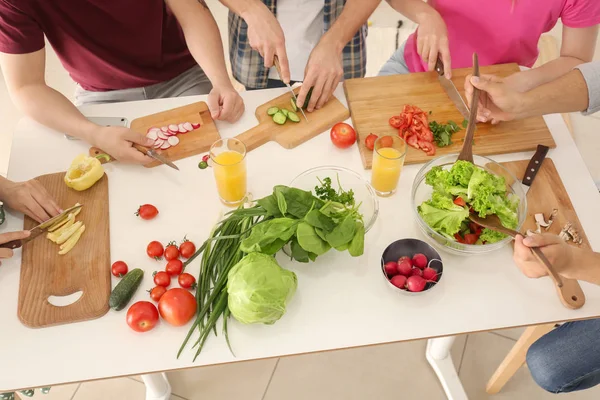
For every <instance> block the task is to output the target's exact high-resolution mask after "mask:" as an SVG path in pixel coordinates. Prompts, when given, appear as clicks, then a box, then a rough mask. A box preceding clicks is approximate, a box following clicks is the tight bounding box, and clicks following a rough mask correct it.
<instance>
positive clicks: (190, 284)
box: [177, 272, 196, 289]
mask: <svg viewBox="0 0 600 400" xmlns="http://www.w3.org/2000/svg"><path fill="white" fill-rule="evenodd" d="M177 282H179V286H181V287H182V288H185V289H189V288H192V289H194V288H196V278H194V277H193V276H192V275H190V274H188V273H187V272H184V273H183V274H181V275H179V278H177Z"/></svg>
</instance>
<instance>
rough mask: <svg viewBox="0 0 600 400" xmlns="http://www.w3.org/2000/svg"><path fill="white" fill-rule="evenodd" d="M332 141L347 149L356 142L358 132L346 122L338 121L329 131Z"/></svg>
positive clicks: (337, 145)
mask: <svg viewBox="0 0 600 400" xmlns="http://www.w3.org/2000/svg"><path fill="white" fill-rule="evenodd" d="M329 136H330V137H331V141H332V142H333V144H334V145H335V146H336V147H339V148H340V149H345V148H347V147H350V146H352V145H353V144H354V142H356V132H355V131H354V128H352V127H351V126H350V125H348V124H346V123H344V122H338V123H337V124H335V125H334V126H333V128H331V132H330V133H329Z"/></svg>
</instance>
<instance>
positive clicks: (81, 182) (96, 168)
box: [65, 154, 104, 191]
mask: <svg viewBox="0 0 600 400" xmlns="http://www.w3.org/2000/svg"><path fill="white" fill-rule="evenodd" d="M103 175H104V168H102V164H101V163H100V161H99V160H98V159H97V158H95V157H89V156H86V155H85V154H80V155H78V156H77V157H75V159H74V160H73V162H72V163H71V166H70V167H69V170H68V171H67V174H66V175H65V183H66V184H67V186H68V187H70V188H72V189H75V190H78V191H82V190H86V189H89V188H91V187H92V186H93V185H94V183H96V182H98V180H99V179H100V178H102V176H103Z"/></svg>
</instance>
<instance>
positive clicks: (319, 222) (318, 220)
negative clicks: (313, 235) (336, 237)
mask: <svg viewBox="0 0 600 400" xmlns="http://www.w3.org/2000/svg"><path fill="white" fill-rule="evenodd" d="M304 221H306V223H308V224H309V225H311V226H313V227H315V228H319V229H323V230H324V231H326V232H331V230H332V229H333V228H335V223H334V222H333V220H332V219H331V218H329V217H328V216H326V215H325V214H323V213H322V212H321V211H319V210H312V211H311V212H309V213H308V214H306V217H304Z"/></svg>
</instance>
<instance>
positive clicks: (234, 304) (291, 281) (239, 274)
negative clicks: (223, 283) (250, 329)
mask: <svg viewBox="0 0 600 400" xmlns="http://www.w3.org/2000/svg"><path fill="white" fill-rule="evenodd" d="M297 286H298V280H297V278H296V274H294V273H293V272H292V271H288V270H286V269H283V268H281V267H280V266H279V264H277V261H276V260H275V257H273V256H269V255H266V254H262V253H250V254H248V255H247V256H245V257H244V258H242V259H241V260H240V262H238V263H237V264H236V265H234V266H233V267H232V268H231V270H230V271H229V275H228V280H227V293H228V298H227V303H228V307H229V311H231V314H232V315H233V316H234V318H235V319H237V320H238V321H240V322H241V323H244V324H256V323H261V322H262V323H263V324H268V325H270V324H274V323H275V322H276V321H277V320H278V319H279V318H281V317H282V316H283V314H285V308H286V305H287V303H288V301H289V300H290V299H291V298H292V296H294V293H295V292H296V287H297Z"/></svg>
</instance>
